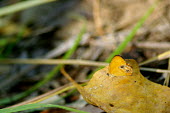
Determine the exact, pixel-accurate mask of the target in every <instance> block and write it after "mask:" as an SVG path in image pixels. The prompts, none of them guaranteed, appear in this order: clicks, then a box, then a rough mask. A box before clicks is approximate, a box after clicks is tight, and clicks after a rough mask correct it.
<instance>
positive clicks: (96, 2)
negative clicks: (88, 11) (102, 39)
mask: <svg viewBox="0 0 170 113" xmlns="http://www.w3.org/2000/svg"><path fill="white" fill-rule="evenodd" d="M93 18H94V24H95V28H96V33H97V35H102V34H103V28H102V19H101V15H100V0H93Z"/></svg>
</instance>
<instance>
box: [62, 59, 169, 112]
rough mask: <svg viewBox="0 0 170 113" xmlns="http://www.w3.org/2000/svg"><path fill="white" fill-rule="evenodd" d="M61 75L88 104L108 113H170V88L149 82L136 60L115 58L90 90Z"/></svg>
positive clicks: (94, 81)
mask: <svg viewBox="0 0 170 113" xmlns="http://www.w3.org/2000/svg"><path fill="white" fill-rule="evenodd" d="M61 71H62V73H63V74H64V75H65V77H67V78H68V79H69V80H70V81H71V82H72V83H73V84H74V85H75V86H76V88H77V89H78V91H79V92H80V93H81V94H82V96H83V98H84V99H85V100H86V101H87V102H88V103H90V104H92V105H95V106H98V107H99V108H101V109H103V110H104V111H106V112H108V113H170V107H169V106H170V97H169V94H170V88H168V87H166V86H162V85H160V84H156V83H153V82H151V81H149V80H147V79H146V78H145V77H144V76H143V75H142V74H141V73H140V71H139V67H138V64H137V62H136V61H135V60H133V59H125V60H124V59H123V58H122V57H120V56H115V57H114V58H113V59H112V61H111V63H110V65H109V66H106V67H105V68H103V69H101V70H99V71H97V72H96V73H95V74H94V75H93V77H92V78H91V80H90V81H89V82H88V83H87V85H86V86H81V85H79V84H77V83H76V82H75V81H74V80H73V79H72V78H71V77H70V76H69V75H68V74H67V73H66V72H65V71H64V70H63V69H62V70H61Z"/></svg>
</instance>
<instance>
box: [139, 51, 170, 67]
mask: <svg viewBox="0 0 170 113" xmlns="http://www.w3.org/2000/svg"><path fill="white" fill-rule="evenodd" d="M169 57H170V51H166V52H164V53H162V54H160V55H158V56H156V57H153V58H151V59H149V60H146V61H144V62H142V63H140V64H139V66H142V65H145V64H148V63H150V62H153V61H156V60H163V59H166V58H169Z"/></svg>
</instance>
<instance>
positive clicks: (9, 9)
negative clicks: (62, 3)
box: [0, 0, 55, 16]
mask: <svg viewBox="0 0 170 113" xmlns="http://www.w3.org/2000/svg"><path fill="white" fill-rule="evenodd" d="M52 1H55V0H27V1H24V2H19V3H16V4H13V5H10V6H5V7H2V8H0V16H4V15H8V14H11V13H15V12H17V11H21V10H24V9H27V8H30V7H34V6H38V5H41V4H45V3H48V2H52Z"/></svg>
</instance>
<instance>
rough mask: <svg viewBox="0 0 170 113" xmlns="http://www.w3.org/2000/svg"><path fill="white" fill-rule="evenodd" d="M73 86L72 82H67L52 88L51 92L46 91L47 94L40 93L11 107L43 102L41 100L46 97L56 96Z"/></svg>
mask: <svg viewBox="0 0 170 113" xmlns="http://www.w3.org/2000/svg"><path fill="white" fill-rule="evenodd" d="M72 88H74V86H73V85H71V84H66V85H64V86H61V87H59V88H56V89H54V90H52V91H49V92H47V93H45V94H42V95H40V96H37V97H35V98H33V99H30V100H27V101H24V102H21V103H18V104H15V105H13V106H10V107H16V106H20V105H25V104H33V103H38V102H41V101H43V100H46V99H48V98H50V97H52V96H54V95H58V94H61V93H63V92H65V91H67V90H69V89H72Z"/></svg>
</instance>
